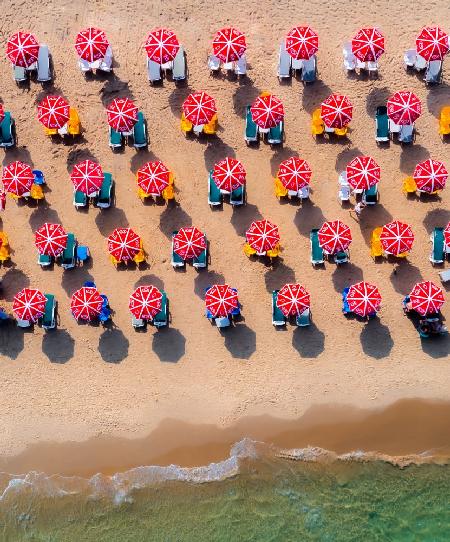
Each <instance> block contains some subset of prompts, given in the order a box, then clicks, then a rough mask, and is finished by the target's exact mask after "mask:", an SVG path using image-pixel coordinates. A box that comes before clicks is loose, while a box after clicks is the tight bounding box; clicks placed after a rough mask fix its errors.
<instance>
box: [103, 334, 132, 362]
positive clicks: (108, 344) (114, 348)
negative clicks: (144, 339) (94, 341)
mask: <svg viewBox="0 0 450 542" xmlns="http://www.w3.org/2000/svg"><path fill="white" fill-rule="evenodd" d="M129 346H130V342H129V340H128V339H127V338H126V337H125V335H124V334H123V331H122V330H120V329H118V328H112V329H105V331H103V333H102V334H101V335H100V339H99V343H98V351H99V352H100V355H101V356H102V359H103V361H106V362H107V363H120V362H121V361H123V360H124V359H125V358H126V357H127V356H128V348H129Z"/></svg>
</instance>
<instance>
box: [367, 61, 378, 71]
mask: <svg viewBox="0 0 450 542" xmlns="http://www.w3.org/2000/svg"><path fill="white" fill-rule="evenodd" d="M367 71H368V72H369V73H373V72H375V73H376V72H378V62H367Z"/></svg>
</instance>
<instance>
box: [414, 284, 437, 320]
mask: <svg viewBox="0 0 450 542" xmlns="http://www.w3.org/2000/svg"><path fill="white" fill-rule="evenodd" d="M409 298H410V300H411V306H412V308H413V309H414V310H415V311H416V312H418V313H419V314H422V316H426V315H427V314H434V313H436V312H439V310H440V308H441V307H442V305H443V304H444V301H445V298H444V292H443V291H442V288H439V286H436V284H434V282H431V281H430V280H425V281H423V282H418V283H417V284H416V285H415V286H414V288H413V289H412V290H411V292H410V294H409Z"/></svg>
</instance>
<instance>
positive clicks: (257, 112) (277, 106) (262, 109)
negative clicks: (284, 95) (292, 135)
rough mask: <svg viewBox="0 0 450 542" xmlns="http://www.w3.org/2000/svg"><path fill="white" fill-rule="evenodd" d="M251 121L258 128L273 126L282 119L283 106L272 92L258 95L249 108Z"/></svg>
mask: <svg viewBox="0 0 450 542" xmlns="http://www.w3.org/2000/svg"><path fill="white" fill-rule="evenodd" d="M250 112H251V114H252V119H253V122H255V123H256V124H257V125H258V126H259V127H260V128H264V129H268V128H274V127H275V126H277V125H278V124H280V122H281V121H282V120H283V119H284V107H283V104H282V102H281V100H280V98H277V97H276V96H275V95H273V94H262V95H261V96H258V97H257V98H256V100H255V101H254V102H253V105H252V106H251V108H250Z"/></svg>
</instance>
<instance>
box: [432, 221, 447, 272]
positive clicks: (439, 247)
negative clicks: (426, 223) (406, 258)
mask: <svg viewBox="0 0 450 542" xmlns="http://www.w3.org/2000/svg"><path fill="white" fill-rule="evenodd" d="M430 240H431V243H432V248H431V254H430V262H431V263H432V264H433V265H435V264H440V263H444V259H445V252H444V228H434V231H433V233H432V234H431V237H430Z"/></svg>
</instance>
